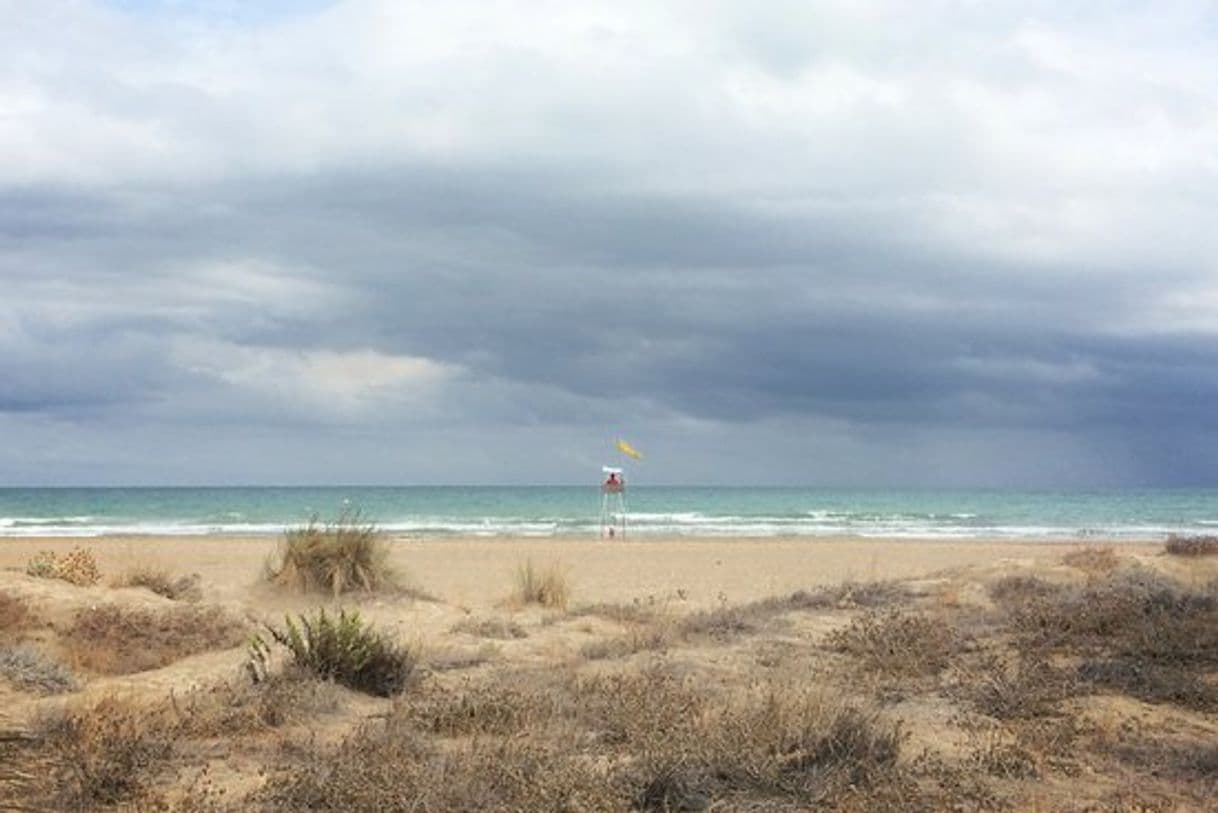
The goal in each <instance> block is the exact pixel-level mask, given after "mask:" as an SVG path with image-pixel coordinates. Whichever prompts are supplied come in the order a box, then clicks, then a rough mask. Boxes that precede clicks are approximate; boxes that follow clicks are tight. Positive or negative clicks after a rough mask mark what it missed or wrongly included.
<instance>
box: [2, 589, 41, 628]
mask: <svg viewBox="0 0 1218 813" xmlns="http://www.w3.org/2000/svg"><path fill="white" fill-rule="evenodd" d="M33 620H34V617H33V613H31V612H30V608H29V605H28V604H27V603H26V602H25V600H24V599H21V598H18V597H17V596H14V595H12V594H11V593H6V592H4V591H0V632H10V631H14V632H15V631H17V630H22V629H25V628H26V627H28V626H29V625H30V624H31V623H32V622H33Z"/></svg>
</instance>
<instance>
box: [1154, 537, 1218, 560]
mask: <svg viewBox="0 0 1218 813" xmlns="http://www.w3.org/2000/svg"><path fill="white" fill-rule="evenodd" d="M1164 549H1165V550H1166V551H1167V552H1168V553H1170V554H1171V555H1172V556H1218V536H1175V535H1172V536H1169V537H1168V538H1167V543H1166V544H1165V545H1164Z"/></svg>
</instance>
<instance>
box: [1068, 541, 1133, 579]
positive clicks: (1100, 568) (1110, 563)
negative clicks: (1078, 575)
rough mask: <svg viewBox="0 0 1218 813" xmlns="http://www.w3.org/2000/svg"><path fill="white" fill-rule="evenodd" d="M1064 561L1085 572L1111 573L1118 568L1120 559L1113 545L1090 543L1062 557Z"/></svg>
mask: <svg viewBox="0 0 1218 813" xmlns="http://www.w3.org/2000/svg"><path fill="white" fill-rule="evenodd" d="M1062 562H1063V563H1064V564H1067V565H1069V566H1070V567H1074V568H1078V569H1079V570H1082V571H1083V572H1085V573H1092V574H1095V573H1111V572H1112V571H1114V570H1116V569H1117V566H1118V565H1119V564H1120V559H1119V558H1118V557H1117V554H1116V551H1115V550H1113V549H1112V548H1111V547H1100V546H1098V545H1088V546H1087V547H1085V548H1082V549H1080V550H1076V551H1071V552H1070V553H1067V554H1066V555H1065V556H1063V557H1062Z"/></svg>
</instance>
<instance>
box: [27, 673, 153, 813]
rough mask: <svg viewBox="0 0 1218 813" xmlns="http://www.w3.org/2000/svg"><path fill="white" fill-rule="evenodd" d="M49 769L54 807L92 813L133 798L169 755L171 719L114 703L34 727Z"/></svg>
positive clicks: (109, 699) (55, 717) (79, 708)
mask: <svg viewBox="0 0 1218 813" xmlns="http://www.w3.org/2000/svg"><path fill="white" fill-rule="evenodd" d="M36 733H37V736H38V738H39V740H40V741H41V743H42V750H43V752H44V754H45V755H46V756H48V757H49V759H50V762H51V765H52V766H53V767H52V769H51V771H50V773H51V777H52V780H53V781H52V782H51V783H50V787H51V788H53V790H52V793H53V798H54V804H52V805H50V806H49V807H48V808H47V809H55V810H95V809H97V808H98V807H102V806H106V805H113V804H116V803H120V802H124V801H127V800H130V799H132V798H135V797H137V796H138V795H139V794H140V792H141V791H143V790H145V789H146V788H148V787H149V785H150V781H151V779H152V777H153V776H154V775H155V772H156V770H157V769H158V768H160V767H161V766H162V765H164V763H165V762H166V761H167V760H168V758H169V756H170V754H171V753H172V750H173V740H174V731H173V727H172V725H171V721H170V717H169V715H168V713H166V712H165V711H164V710H162V711H160V712H159V713H158V712H156V711H154V710H152V709H150V708H148V707H144V706H138V705H136V704H134V703H131V702H129V701H125V700H120V699H118V698H115V697H107V698H103V699H102V700H100V701H97V702H95V703H92V704H90V705H87V706H77V707H73V708H69V709H65V710H63V711H61V712H59V713H57V714H55V715H53V716H51V717H48V718H44V719H43V720H41V721H40V722H39V724H38V726H37V732H36Z"/></svg>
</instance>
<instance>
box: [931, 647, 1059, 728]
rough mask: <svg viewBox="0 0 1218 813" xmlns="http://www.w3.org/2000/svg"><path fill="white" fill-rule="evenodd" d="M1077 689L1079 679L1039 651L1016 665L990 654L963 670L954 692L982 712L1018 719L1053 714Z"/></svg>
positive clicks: (954, 695)
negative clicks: (1052, 662)
mask: <svg viewBox="0 0 1218 813" xmlns="http://www.w3.org/2000/svg"><path fill="white" fill-rule="evenodd" d="M1076 688H1077V681H1076V680H1075V679H1074V678H1073V677H1072V676H1071V675H1070V674H1069V673H1067V672H1065V671H1063V670H1060V669H1057V668H1055V667H1053V666H1052V665H1051V664H1050V663H1049V662H1048V661H1047V660H1045V659H1044V658H1043V657H1041V656H1040V655H1039V654H1032V655H1029V656H1021V657H1020V658H1019V659H1018V661H1017V662H1016V663H1015V665H1014V666H1013V667H1011V666H1008V665H1007V664H1005V663H1003V662H1002V661H1001V660H1000V659H999V658H996V657H993V656H991V657H987V658H983V659H982V660H981V662H980V663H979V664H977V665H976V666H975V667H974V668H971V669H967V670H962V672H961V677H960V679H959V680H958V681H956V683H955V685H954V686H953V688H952V691H951V695H952V696H953V697H955V698H958V699H960V700H964V701H965V702H967V703H968V704H969V705H971V706H972V707H973V708H974V709H976V710H977V711H979V712H981V713H982V714H987V715H989V716H990V717H995V718H997V719H999V720H1015V719H1029V718H1034V717H1044V716H1047V715H1050V714H1053V713H1054V711H1055V710H1056V707H1057V704H1058V703H1059V702H1060V701H1062V700H1064V699H1065V698H1067V697H1070V696H1071V695H1073V694H1074V692H1075V690H1076Z"/></svg>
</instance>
